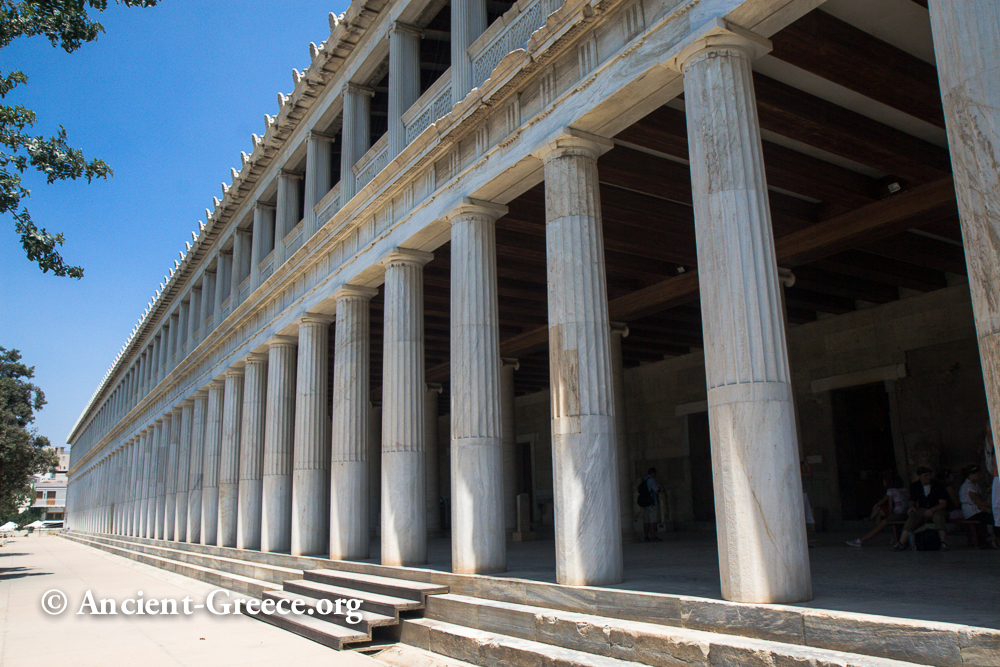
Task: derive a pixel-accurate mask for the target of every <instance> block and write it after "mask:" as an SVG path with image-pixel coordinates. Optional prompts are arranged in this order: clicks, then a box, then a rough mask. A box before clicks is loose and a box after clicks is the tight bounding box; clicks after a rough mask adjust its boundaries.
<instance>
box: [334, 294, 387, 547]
mask: <svg viewBox="0 0 1000 667" xmlns="http://www.w3.org/2000/svg"><path fill="white" fill-rule="evenodd" d="M376 294H378V290H376V289H373V288H371V287H360V286H356V285H345V286H344V287H342V288H341V289H339V290H337V292H336V293H335V294H334V298H335V299H336V300H337V327H336V336H335V339H334V360H333V420H332V421H333V432H332V434H331V442H332V456H331V461H330V480H331V483H330V558H331V560H347V559H362V558H368V556H369V551H370V548H369V545H370V541H371V538H370V536H369V534H368V466H369V458H368V420H369V414H368V413H369V404H368V401H369V392H368V388H369V375H370V371H369V358H370V356H371V354H370V345H371V342H370V318H369V305H368V302H369V301H370V300H371V298H372V297H373V296H375V295H376Z"/></svg>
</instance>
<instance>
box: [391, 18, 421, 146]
mask: <svg viewBox="0 0 1000 667" xmlns="http://www.w3.org/2000/svg"><path fill="white" fill-rule="evenodd" d="M418 97H420V31H419V30H418V29H416V28H414V27H412V26H408V25H405V24H403V23H399V22H395V23H393V24H392V28H390V29H389V159H392V158H394V157H396V156H397V155H399V154H400V152H402V150H403V149H404V148H406V130H405V129H404V127H403V114H404V113H406V110H407V109H409V108H410V106H412V105H413V103H414V102H416V101H417V98H418Z"/></svg>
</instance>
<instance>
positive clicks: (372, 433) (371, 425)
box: [368, 403, 382, 537]
mask: <svg viewBox="0 0 1000 667" xmlns="http://www.w3.org/2000/svg"><path fill="white" fill-rule="evenodd" d="M370 415H371V416H370V417H369V419H368V528H369V529H368V534H369V535H371V536H373V537H374V536H376V535H381V534H382V404H381V403H379V404H372V405H371V412H370Z"/></svg>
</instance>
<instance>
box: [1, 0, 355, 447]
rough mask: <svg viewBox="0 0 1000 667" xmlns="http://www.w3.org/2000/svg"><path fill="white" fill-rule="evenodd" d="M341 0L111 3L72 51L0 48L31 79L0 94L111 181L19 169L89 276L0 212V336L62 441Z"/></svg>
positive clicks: (72, 258)
mask: <svg viewBox="0 0 1000 667" xmlns="http://www.w3.org/2000/svg"><path fill="white" fill-rule="evenodd" d="M347 4H348V3H347V2H346V1H345V0H336V1H334V2H319V1H318V0H296V1H295V2H275V1H274V0H271V1H270V2H264V1H261V0H208V1H206V0H161V2H160V4H159V5H157V6H156V7H153V8H151V9H130V8H126V7H118V6H115V5H112V6H111V7H110V8H109V9H108V10H107V11H106V12H104V13H103V14H101V15H100V18H99V20H100V22H101V23H102V24H103V25H104V27H105V30H106V33H105V34H103V35H101V36H100V37H99V38H98V40H97V41H96V42H92V43H90V44H86V45H84V46H83V47H82V48H81V49H80V50H78V51H77V52H75V53H73V54H66V53H65V52H63V51H62V50H61V49H54V48H52V47H51V46H50V45H49V42H48V40H46V39H45V38H43V37H36V38H32V39H30V40H23V39H22V40H20V41H17V42H15V43H14V44H12V45H10V46H9V47H7V48H6V49H4V50H3V51H0V70H2V71H3V72H5V73H6V72H8V71H10V70H11V69H12V68H18V69H21V70H23V71H24V72H25V73H26V74H27V75H28V77H29V80H28V85H27V86H24V87H22V88H21V89H19V90H17V91H15V92H13V93H11V94H10V95H8V96H7V98H6V99H5V100H4V103H5V104H24V105H25V106H27V107H28V108H30V109H32V110H34V111H35V112H36V113H37V114H38V122H37V124H36V125H35V127H34V128H33V130H32V132H31V133H32V134H36V135H37V134H44V135H46V136H48V135H51V134H54V133H55V132H56V131H58V128H59V125H60V124H61V125H63V126H64V127H65V128H66V131H67V132H68V134H69V143H70V145H71V146H74V147H77V148H81V149H83V151H84V154H85V155H86V156H87V158H88V159H89V158H95V157H99V158H101V159H103V160H104V161H105V162H107V163H108V164H109V165H111V167H112V169H114V172H115V175H114V177H113V178H111V179H109V180H108V181H94V182H93V183H91V184H90V185H87V184H86V182H84V181H79V182H63V183H58V184H55V185H46V184H45V182H44V180H43V179H40V178H37V177H34V176H32V175H26V177H25V179H24V181H25V184H26V187H28V188H29V189H30V190H31V191H32V196H31V198H30V199H28V200H27V201H26V202H25V203H26V204H27V206H28V210H29V211H30V212H31V215H32V218H33V219H34V221H35V223H36V224H37V225H38V226H39V227H45V228H47V229H48V231H50V232H53V233H55V232H62V233H63V234H64V235H65V236H66V244H65V245H64V246H63V247H62V253H63V257H64V258H65V259H66V260H67V262H69V263H70V264H73V265H82V266H83V267H84V269H85V271H86V273H85V276H84V278H83V280H80V281H76V280H72V279H69V278H56V277H53V275H52V274H51V273H49V274H42V272H41V271H40V270H39V269H38V268H37V266H35V265H34V264H32V263H29V262H28V261H27V260H26V259H25V258H24V254H23V252H22V250H21V247H20V244H19V243H18V237H17V236H16V234H15V233H14V223H13V220H12V219H11V218H10V216H4V217H3V218H2V220H0V346H3V347H5V348H7V349H10V348H16V349H19V350H21V353H22V355H23V357H24V358H23V361H24V363H26V364H28V365H33V366H34V367H35V379H34V382H35V384H37V385H38V386H39V387H41V389H42V390H43V391H44V392H45V396H46V399H47V401H48V405H46V406H45V408H44V409H43V410H42V411H41V412H40V413H39V414H38V417H37V419H36V421H35V426H36V427H37V429H38V432H39V433H40V434H41V435H45V436H47V437H48V438H49V439H50V440H51V441H52V443H53V444H56V445H58V444H62V443H64V442H65V438H66V436H67V435H68V434H69V431H70V429H71V428H72V427H73V424H74V423H75V422H76V419H77V417H79V415H80V413H81V411H82V410H83V408H84V407H85V405H86V403H87V401H88V400H89V398H90V396H91V394H92V393H93V391H94V389H96V387H97V385H98V383H99V381H100V380H101V378H102V377H103V375H104V373H105V371H107V369H108V368H109V367H110V365H111V362H112V361H113V360H114V357H115V355H116V354H117V352H118V350H119V349H120V348H121V346H122V344H123V343H124V342H125V340H126V338H127V337H128V334H129V332H130V331H131V330H132V327H133V326H134V325H135V323H136V322H137V320H138V318H139V316H140V315H141V314H142V312H143V310H144V309H145V307H146V304H147V303H148V302H149V300H150V298H151V297H152V295H153V293H154V291H155V290H156V289H157V286H158V285H159V283H160V281H161V280H162V279H163V276H164V274H166V273H167V271H168V269H169V268H170V267H171V266H173V261H174V260H175V259H178V258H179V256H178V254H177V253H178V251H179V250H181V249H182V248H183V247H184V241H185V240H190V238H191V231H192V230H193V229H196V228H197V225H198V220H203V219H204V217H205V209H206V208H210V207H211V205H212V197H213V196H217V197H219V198H221V197H222V190H221V187H220V185H221V183H222V182H223V181H225V182H226V183H229V182H230V172H229V170H230V168H231V167H239V164H240V151H241V150H242V151H246V152H247V153H249V152H251V149H252V145H251V140H250V135H251V133H254V132H255V133H257V134H259V135H263V134H264V114H271V115H275V114H276V113H277V110H278V102H277V97H278V93H279V92H283V93H286V94H287V93H288V92H290V91H291V90H292V88H293V84H292V68H293V67H294V68H297V69H299V70H300V71H301V70H302V69H304V68H305V67H306V66H307V65H308V64H309V48H308V47H309V42H316V43H317V44H319V43H321V42H323V41H324V40H326V39H327V38H328V37H329V35H330V29H329V24H328V21H327V15H328V14H329V13H330V12H334V13H336V14H340V13H341V12H343V11H344V10H345V9H346V8H347Z"/></svg>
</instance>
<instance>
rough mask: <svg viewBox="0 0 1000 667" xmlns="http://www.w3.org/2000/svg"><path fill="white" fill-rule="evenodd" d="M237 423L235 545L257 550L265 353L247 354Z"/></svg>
mask: <svg viewBox="0 0 1000 667" xmlns="http://www.w3.org/2000/svg"><path fill="white" fill-rule="evenodd" d="M244 372H245V376H244V380H243V421H242V423H241V424H240V490H239V516H238V517H237V522H238V524H237V530H236V548H237V549H260V527H261V514H260V512H261V497H262V496H261V494H262V484H263V479H264V410H265V406H264V400H265V398H266V397H267V355H266V354H259V353H256V352H252V353H250V354H249V355H247V359H246V366H245V368H244Z"/></svg>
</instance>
